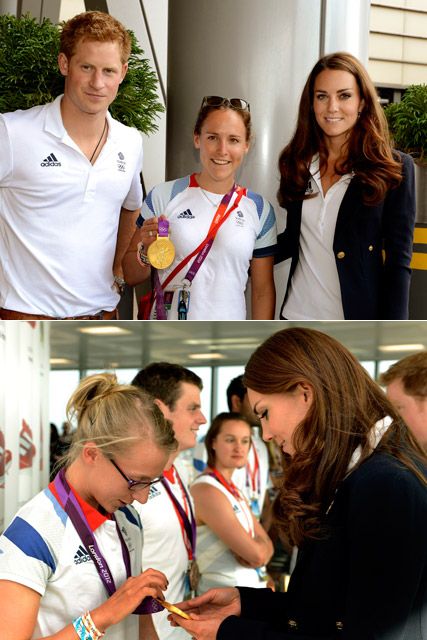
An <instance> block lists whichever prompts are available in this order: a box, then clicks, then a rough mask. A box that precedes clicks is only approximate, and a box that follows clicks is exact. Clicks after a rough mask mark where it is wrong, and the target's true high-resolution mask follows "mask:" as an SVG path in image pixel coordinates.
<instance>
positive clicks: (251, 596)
mask: <svg viewBox="0 0 427 640" xmlns="http://www.w3.org/2000/svg"><path fill="white" fill-rule="evenodd" d="M424 475H426V470H425V469H424ZM324 524H325V527H326V531H328V532H329V534H328V535H327V536H326V537H324V538H322V539H319V540H311V541H308V540H307V541H306V542H305V543H304V544H303V545H301V547H300V551H299V553H298V559H297V563H296V566H295V569H294V571H293V573H292V576H291V579H290V582H289V589H288V591H287V592H286V593H273V592H272V591H270V589H249V588H244V587H239V591H240V598H241V616H240V617H236V616H229V617H228V618H226V619H225V620H224V621H223V622H222V623H221V625H220V627H219V630H218V633H217V636H216V637H217V640H236V639H237V638H238V639H239V640H240V638H244V639H245V640H246V639H247V640H249V639H250V640H292V639H294V640H315V639H320V638H322V639H323V640H426V638H427V544H426V531H427V489H426V487H425V485H423V484H422V483H421V482H420V480H419V479H418V478H417V477H416V476H415V474H414V473H412V472H411V471H410V470H409V469H407V468H406V467H403V465H401V464H400V463H399V462H398V461H397V460H396V459H395V458H393V457H392V456H390V455H389V454H387V453H384V452H381V451H378V450H377V451H376V452H374V453H373V454H372V455H371V456H370V457H369V458H367V459H366V460H365V461H364V462H363V463H362V464H361V465H360V466H359V467H358V468H356V469H355V470H354V471H353V472H352V473H350V474H349V475H348V476H347V478H346V479H345V480H344V481H343V482H342V484H341V485H340V487H339V488H338V491H337V492H336V495H335V500H334V502H333V505H332V507H331V508H330V510H329V512H328V513H327V514H326V515H325V517H324Z"/></svg>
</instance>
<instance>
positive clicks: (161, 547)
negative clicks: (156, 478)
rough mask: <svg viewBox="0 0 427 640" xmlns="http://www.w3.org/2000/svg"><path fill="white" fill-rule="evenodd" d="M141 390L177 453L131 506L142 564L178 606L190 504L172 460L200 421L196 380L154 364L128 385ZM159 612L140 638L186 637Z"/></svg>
mask: <svg viewBox="0 0 427 640" xmlns="http://www.w3.org/2000/svg"><path fill="white" fill-rule="evenodd" d="M132 384H134V385H136V386H139V387H142V388H143V389H144V390H145V391H147V392H148V393H149V394H150V395H151V396H152V397H153V398H154V400H155V402H156V403H157V404H158V405H159V407H160V409H161V410H162V412H163V415H164V416H165V417H166V418H167V419H168V420H170V421H171V422H172V426H173V429H174V432H175V437H176V439H177V440H178V450H177V452H176V453H175V454H174V455H173V456H172V458H171V460H170V463H171V466H170V468H169V469H167V470H166V471H165V472H164V473H163V480H162V482H159V483H158V484H157V485H155V486H154V485H153V486H152V487H151V489H150V494H149V496H148V500H147V502H146V503H145V504H140V503H137V502H135V503H134V507H135V508H136V510H137V511H138V513H139V515H140V518H141V522H142V528H143V546H142V566H143V568H144V569H145V568H148V567H154V568H156V569H157V570H159V571H163V572H164V573H165V575H166V577H167V578H168V581H169V586H168V589H167V591H165V598H166V600H167V601H168V602H172V603H175V602H181V601H182V600H184V599H185V597H186V596H188V594H189V593H190V591H191V590H192V588H194V585H190V583H189V581H190V575H189V572H190V570H191V567H192V566H193V565H194V560H195V555H194V552H195V529H196V523H195V519H194V510H193V504H192V500H191V497H190V492H189V490H188V485H187V482H186V480H185V478H184V477H183V476H182V475H180V473H179V472H178V470H177V468H176V466H175V464H174V461H175V458H176V456H177V455H178V454H179V453H180V452H181V451H185V450H187V449H190V448H192V447H194V445H195V443H196V439H197V432H198V430H199V428H200V425H202V424H205V423H206V418H205V416H204V415H203V413H202V411H201V402H200V391H201V390H202V386H203V385H202V381H201V379H200V378H199V376H197V375H196V374H195V373H193V372H192V371H190V370H189V369H186V368H184V367H181V366H180V365H177V364H170V363H167V362H155V363H152V364H150V365H148V366H147V367H145V368H144V369H142V370H141V371H140V372H139V373H138V374H137V375H136V377H135V378H134V380H133V381H132ZM168 615H169V613H168V611H166V610H164V611H162V612H160V613H156V614H153V615H152V616H148V615H147V616H142V617H141V624H143V625H144V640H169V639H173V640H178V638H179V639H184V638H186V639H187V640H188V638H189V636H188V634H187V632H186V631H184V629H181V628H180V627H176V628H173V627H171V626H170V624H169V622H168V620H167V616H168Z"/></svg>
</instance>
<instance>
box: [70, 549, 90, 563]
mask: <svg viewBox="0 0 427 640" xmlns="http://www.w3.org/2000/svg"><path fill="white" fill-rule="evenodd" d="M91 560H92V558H91V557H90V555H89V554H88V552H87V551H86V549H85V548H84V547H83V546H82V545H80V547H79V548H78V549H77V553H76V554H75V555H74V564H82V562H90V561H91Z"/></svg>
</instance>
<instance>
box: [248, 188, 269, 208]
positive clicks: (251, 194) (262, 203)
mask: <svg viewBox="0 0 427 640" xmlns="http://www.w3.org/2000/svg"><path fill="white" fill-rule="evenodd" d="M246 197H247V198H248V199H249V200H251V201H252V202H253V203H254V204H255V205H256V207H257V209H258V211H260V212H262V211H265V210H267V211H268V210H270V209H273V210H274V207H273V205H272V204H271V202H269V200H267V198H264V196H262V195H261V194H260V193H257V192H256V191H252V189H246Z"/></svg>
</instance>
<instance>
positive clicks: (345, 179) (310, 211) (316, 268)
mask: <svg viewBox="0 0 427 640" xmlns="http://www.w3.org/2000/svg"><path fill="white" fill-rule="evenodd" d="M310 174H311V178H310V180H309V185H308V190H310V193H315V194H317V195H316V197H315V198H309V199H308V200H304V202H303V205H302V216H301V232H300V238H299V244H300V246H299V259H298V264H297V266H296V269H295V273H294V275H293V276H292V280H291V283H290V288H289V293H288V297H287V299H286V303H285V305H284V307H283V309H282V312H281V313H282V315H283V316H284V317H285V318H287V319H288V320H344V310H343V306H342V300H341V288H340V282H339V278H338V271H337V266H336V261H335V254H334V251H333V243H334V236H335V227H336V224H337V217H338V211H339V208H340V206H341V202H342V199H343V198H344V195H345V192H346V191H347V188H348V185H349V184H350V181H351V178H352V175H351V174H345V175H343V176H341V178H340V179H339V181H338V182H336V183H335V184H334V185H332V186H331V187H330V188H329V189H328V191H327V192H326V195H325V196H324V195H323V189H322V183H321V179H320V173H319V156H315V157H314V158H313V161H312V163H311V165H310Z"/></svg>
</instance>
